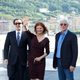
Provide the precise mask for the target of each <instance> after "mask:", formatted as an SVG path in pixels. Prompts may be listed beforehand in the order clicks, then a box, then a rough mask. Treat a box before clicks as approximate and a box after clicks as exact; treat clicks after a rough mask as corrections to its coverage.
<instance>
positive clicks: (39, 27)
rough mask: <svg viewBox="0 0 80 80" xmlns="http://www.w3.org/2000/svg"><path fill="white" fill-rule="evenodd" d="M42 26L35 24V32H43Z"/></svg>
mask: <svg viewBox="0 0 80 80" xmlns="http://www.w3.org/2000/svg"><path fill="white" fill-rule="evenodd" d="M43 31H44V28H43V27H42V26H40V25H39V26H36V34H43Z"/></svg>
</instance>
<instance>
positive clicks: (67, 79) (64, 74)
mask: <svg viewBox="0 0 80 80" xmlns="http://www.w3.org/2000/svg"><path fill="white" fill-rule="evenodd" d="M57 64H58V76H59V80H74V75H73V72H70V70H69V69H65V68H63V67H62V65H61V61H60V59H57Z"/></svg>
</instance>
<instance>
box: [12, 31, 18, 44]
mask: <svg viewBox="0 0 80 80" xmlns="http://www.w3.org/2000/svg"><path fill="white" fill-rule="evenodd" d="M12 39H13V41H14V43H15V44H16V45H17V40H16V32H15V31H14V32H13V35H12Z"/></svg>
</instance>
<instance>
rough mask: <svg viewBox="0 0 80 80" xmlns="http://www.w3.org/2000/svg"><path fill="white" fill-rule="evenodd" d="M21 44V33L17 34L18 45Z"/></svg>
mask: <svg viewBox="0 0 80 80" xmlns="http://www.w3.org/2000/svg"><path fill="white" fill-rule="evenodd" d="M19 42H20V32H17V44H18V45H19Z"/></svg>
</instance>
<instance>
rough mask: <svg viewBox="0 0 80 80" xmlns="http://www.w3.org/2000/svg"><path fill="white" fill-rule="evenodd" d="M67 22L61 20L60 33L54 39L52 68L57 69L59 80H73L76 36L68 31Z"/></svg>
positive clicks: (76, 53)
mask: <svg viewBox="0 0 80 80" xmlns="http://www.w3.org/2000/svg"><path fill="white" fill-rule="evenodd" d="M68 26H69V24H68V21H67V20H61V21H60V28H61V32H59V33H57V34H56V37H55V51H54V58H53V67H54V68H56V67H58V76H59V80H74V76H73V71H74V70H75V67H76V61H77V56H78V44H77V37H76V35H75V34H74V33H73V32H71V31H69V30H68Z"/></svg>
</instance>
